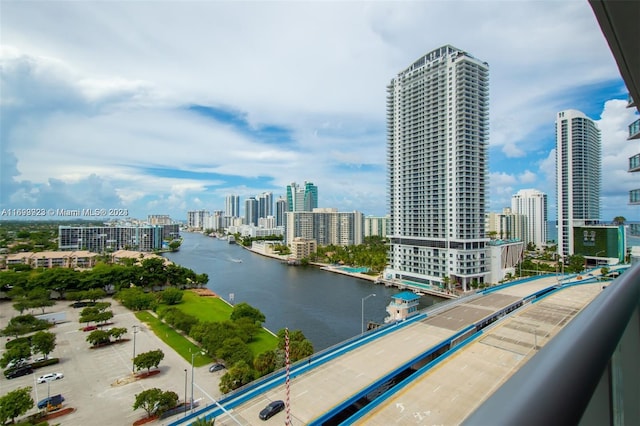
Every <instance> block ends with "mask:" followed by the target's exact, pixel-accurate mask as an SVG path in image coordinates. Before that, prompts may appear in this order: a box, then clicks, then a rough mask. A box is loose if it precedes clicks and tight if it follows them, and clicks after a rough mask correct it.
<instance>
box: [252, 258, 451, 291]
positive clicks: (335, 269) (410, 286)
mask: <svg viewBox="0 0 640 426" xmlns="http://www.w3.org/2000/svg"><path fill="white" fill-rule="evenodd" d="M243 248H245V249H246V250H249V251H250V252H252V253H255V254H259V255H261V256H265V257H268V258H271V259H276V260H278V261H280V262H283V263H287V262H288V260H289V258H288V256H287V255H280V254H273V253H264V252H262V251H259V250H255V249H253V248H251V247H243ZM309 265H311V266H315V267H318V268H320V270H322V271H328V272H332V273H334V274H341V275H346V276H348V277H352V278H358V279H361V280H366V281H371V282H373V283H375V284H384V286H385V287H396V288H398V289H399V290H410V291H413V292H415V293H416V294H418V295H424V294H429V295H431V296H435V297H440V298H443V299H455V298H457V297H459V295H456V294H454V293H451V292H449V291H446V290H442V289H440V288H437V287H434V286H430V285H420V284H417V283H407V282H402V281H398V280H385V279H383V278H382V276H381V275H380V274H379V275H369V274H366V273H362V272H353V271H350V270H349V268H348V267H345V266H343V265H331V264H328V263H320V262H309Z"/></svg>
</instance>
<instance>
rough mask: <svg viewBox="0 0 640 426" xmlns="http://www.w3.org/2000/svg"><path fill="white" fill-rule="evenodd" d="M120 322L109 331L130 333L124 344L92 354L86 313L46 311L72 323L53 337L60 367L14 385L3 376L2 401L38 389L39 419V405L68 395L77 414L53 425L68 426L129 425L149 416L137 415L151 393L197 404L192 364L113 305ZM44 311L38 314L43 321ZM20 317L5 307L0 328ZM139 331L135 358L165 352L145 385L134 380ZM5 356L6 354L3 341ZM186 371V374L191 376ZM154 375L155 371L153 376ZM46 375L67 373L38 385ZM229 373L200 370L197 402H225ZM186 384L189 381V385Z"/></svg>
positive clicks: (64, 308)
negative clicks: (223, 384)
mask: <svg viewBox="0 0 640 426" xmlns="http://www.w3.org/2000/svg"><path fill="white" fill-rule="evenodd" d="M109 301H110V302H111V303H112V306H111V310H112V311H113V314H114V317H113V319H112V320H111V321H112V322H113V324H112V325H109V327H126V328H127V330H128V332H127V334H125V335H124V336H123V340H124V339H128V340H126V341H124V342H122V343H117V344H114V345H110V346H106V347H102V348H96V349H91V347H90V345H89V343H88V342H87V341H86V337H87V335H88V334H89V333H87V332H83V331H82V330H81V328H82V327H83V325H84V324H80V323H78V317H79V314H80V311H81V310H82V309H74V308H72V307H71V306H70V304H71V303H70V302H68V301H63V302H58V303H57V304H56V305H55V306H52V307H50V308H48V309H47V310H46V312H47V313H51V312H65V313H66V321H65V322H63V323H60V324H57V325H56V326H54V327H53V328H51V329H50V330H49V331H50V332H52V333H55V334H56V348H55V350H54V351H53V353H52V354H50V355H49V356H50V357H57V358H59V359H60V363H59V364H56V365H51V366H47V367H43V368H40V369H37V370H34V372H33V374H31V375H27V376H23V377H18V378H15V379H11V380H8V379H6V378H5V377H4V375H1V376H0V395H4V394H6V393H7V392H10V391H12V390H14V389H17V388H19V387H24V386H31V387H32V398H33V400H34V408H32V409H31V410H29V411H28V412H27V415H28V414H32V413H36V412H37V411H38V409H37V408H36V404H37V402H38V401H39V400H41V399H43V398H45V397H46V396H47V394H50V395H55V394H58V393H60V394H62V395H63V396H64V398H65V401H64V403H63V408H66V407H72V408H75V412H73V413H71V414H67V415H65V416H62V417H58V418H56V419H55V420H54V421H53V422H54V423H57V424H60V425H62V426H72V425H73V426H76V425H78V426H84V425H88V424H91V425H105V426H110V425H128V424H133V422H135V421H136V420H138V419H141V418H143V417H145V416H146V412H145V411H144V410H142V409H138V410H135V411H134V410H133V403H134V401H135V395H136V394H138V393H140V392H141V391H143V390H145V389H150V388H154V387H156V388H160V389H162V390H163V391H167V390H171V391H173V392H176V393H177V394H178V396H179V398H180V402H182V401H183V400H184V398H185V383H186V393H187V400H189V399H190V398H191V388H192V387H191V380H192V375H191V360H190V359H189V360H185V359H184V358H182V357H181V356H180V355H178V354H177V353H176V352H174V351H173V350H172V349H171V348H170V347H169V346H167V345H166V344H165V343H164V342H162V341H161V340H160V339H159V338H158V337H157V336H156V335H155V334H154V333H153V332H152V331H151V330H150V329H148V328H147V326H146V325H145V324H141V323H140V322H139V321H138V320H137V318H136V317H135V316H134V314H133V313H132V312H131V311H129V310H128V309H126V308H124V307H123V306H121V305H120V304H119V303H118V302H116V301H114V300H111V299H109ZM39 313H40V311H39V310H38V311H34V312H33V314H35V315H37V314H39ZM16 315H18V312H17V311H15V310H14V309H13V307H12V306H11V303H10V302H1V303H0V327H2V328H4V327H6V325H7V323H8V321H9V320H10V319H11V317H13V316H16ZM134 325H137V326H138V332H137V333H136V334H135V352H136V354H140V353H142V352H147V351H150V350H155V349H161V350H162V351H163V352H164V355H165V356H164V359H163V360H162V362H161V363H160V365H159V368H158V369H159V370H160V374H156V375H154V376H151V377H149V378H146V379H143V380H133V376H132V368H133V362H132V359H133V350H134V335H133V330H134V328H133V326H134ZM3 340H4V341H3V342H2V343H3V344H2V349H0V355H1V354H2V352H4V343H5V342H6V337H5V338H3ZM185 370H186V372H185ZM152 371H153V370H152ZM46 373H63V374H64V378H63V379H59V380H55V381H52V382H49V383H43V384H36V379H37V378H38V377H39V376H41V375H43V374H46ZM224 373H225V371H219V372H215V373H209V371H208V365H207V366H204V367H200V368H195V369H194V375H193V377H194V381H193V383H194V386H193V399H194V401H199V402H200V407H202V406H204V405H210V404H212V403H213V399H212V398H217V397H219V396H220V391H219V390H218V382H219V379H220V377H221V376H222V375H223V374H224ZM185 378H186V379H185Z"/></svg>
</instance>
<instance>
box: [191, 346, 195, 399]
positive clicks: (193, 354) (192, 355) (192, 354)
mask: <svg viewBox="0 0 640 426" xmlns="http://www.w3.org/2000/svg"><path fill="white" fill-rule="evenodd" d="M195 355H196V354H195V352H191V410H193V357H194V356H195Z"/></svg>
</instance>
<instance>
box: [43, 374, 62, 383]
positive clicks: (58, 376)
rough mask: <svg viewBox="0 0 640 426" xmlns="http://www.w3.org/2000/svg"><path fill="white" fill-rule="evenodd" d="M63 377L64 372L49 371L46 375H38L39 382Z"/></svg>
mask: <svg viewBox="0 0 640 426" xmlns="http://www.w3.org/2000/svg"><path fill="white" fill-rule="evenodd" d="M63 377H64V375H63V374H62V373H49V374H45V375H44V376H40V377H38V383H46V382H50V381H51V380H58V379H62V378H63Z"/></svg>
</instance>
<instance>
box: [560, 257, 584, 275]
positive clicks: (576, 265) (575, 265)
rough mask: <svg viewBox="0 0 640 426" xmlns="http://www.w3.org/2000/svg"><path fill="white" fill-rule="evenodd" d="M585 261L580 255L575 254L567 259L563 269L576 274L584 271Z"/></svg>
mask: <svg viewBox="0 0 640 426" xmlns="http://www.w3.org/2000/svg"><path fill="white" fill-rule="evenodd" d="M584 265H585V259H584V256H582V255H581V254H575V255H573V256H569V257H568V258H567V265H566V267H565V269H566V270H567V271H568V272H572V273H575V274H578V273H580V272H582V270H584Z"/></svg>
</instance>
